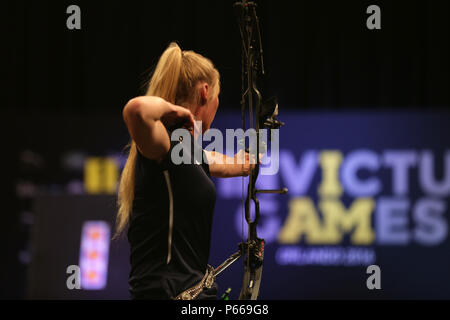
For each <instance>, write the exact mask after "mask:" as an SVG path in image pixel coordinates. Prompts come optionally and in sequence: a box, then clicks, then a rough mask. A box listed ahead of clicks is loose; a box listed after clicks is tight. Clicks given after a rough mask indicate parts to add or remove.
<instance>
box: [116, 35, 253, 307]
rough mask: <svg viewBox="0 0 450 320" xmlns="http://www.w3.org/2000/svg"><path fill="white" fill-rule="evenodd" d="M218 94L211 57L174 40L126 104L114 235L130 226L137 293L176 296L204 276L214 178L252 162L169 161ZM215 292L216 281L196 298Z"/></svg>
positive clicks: (206, 122) (205, 123)
mask: <svg viewBox="0 0 450 320" xmlns="http://www.w3.org/2000/svg"><path fill="white" fill-rule="evenodd" d="M219 92H220V75H219V72H218V71H217V69H216V68H215V67H214V65H213V63H212V62H211V61H210V60H209V59H207V58H205V57H203V56H202V55H200V54H198V53H195V52H193V51H182V50H181V49H180V47H179V46H178V45H177V44H176V43H171V44H170V45H169V47H168V48H167V49H166V50H165V51H164V52H163V54H162V55H161V57H160V59H159V61H158V64H157V66H156V68H155V70H154V72H153V75H152V77H151V79H150V82H149V86H148V90H147V93H146V95H145V96H140V97H136V98H133V99H131V100H130V101H129V102H128V103H127V104H126V106H125V107H124V109H123V118H124V121H125V123H126V125H127V128H128V131H129V134H130V136H131V147H130V152H129V155H128V159H127V162H126V164H125V167H124V170H123V172H122V175H121V179H120V185H119V191H118V213H117V231H116V236H118V235H119V234H120V233H122V232H123V230H124V229H125V228H126V226H128V232H127V236H128V241H129V243H130V264H131V271H130V276H129V285H130V293H131V296H132V298H133V299H171V298H174V297H176V296H177V295H179V294H180V293H182V292H183V291H185V290H187V289H188V288H191V287H192V286H194V285H196V284H197V283H199V282H200V281H201V280H202V279H203V278H204V277H205V272H206V269H207V266H208V258H209V250H210V238H211V229H212V218H213V211H214V205H215V200H216V191H215V187H214V184H213V182H212V181H211V179H210V176H214V177H235V176H246V175H248V174H249V172H250V170H251V169H252V168H253V165H250V164H249V163H250V161H249V157H248V154H247V153H245V156H244V155H242V154H239V153H238V154H237V155H236V156H235V157H234V158H233V159H232V160H233V161H231V162H232V163H233V164H226V163H230V162H227V161H226V158H227V157H226V156H225V155H222V154H219V153H212V152H207V151H204V150H202V151H201V152H204V153H205V155H206V157H207V159H208V162H209V163H210V164H209V165H208V164H207V163H204V161H203V162H202V164H201V165H197V164H195V163H191V164H182V165H175V164H174V163H173V162H172V161H171V157H170V155H171V151H172V149H173V148H174V147H175V146H176V145H177V144H178V143H182V141H176V142H174V141H171V137H170V134H171V132H172V131H173V130H174V129H176V128H187V129H188V130H190V132H191V134H192V129H193V127H194V122H195V121H202V130H203V132H205V131H206V130H207V129H208V128H209V127H210V126H211V123H212V121H213V119H214V117H215V114H216V111H217V109H218V105H219ZM192 140H194V139H192ZM193 147H194V148H195V146H193ZM197 147H198V146H197ZM238 157H243V158H245V161H244V164H238V163H237V161H234V160H236V159H238ZM213 159H214V160H213ZM220 160H222V161H220ZM228 160H230V159H228ZM214 162H215V163H214ZM241 162H242V161H241ZM216 295H217V286H216V285H214V286H213V287H212V288H211V289H209V290H204V291H203V292H201V293H200V295H199V296H198V297H197V299H216Z"/></svg>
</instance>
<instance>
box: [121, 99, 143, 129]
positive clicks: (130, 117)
mask: <svg viewBox="0 0 450 320" xmlns="http://www.w3.org/2000/svg"><path fill="white" fill-rule="evenodd" d="M141 110H142V101H141V99H140V97H136V98H133V99H131V100H130V101H128V103H127V104H126V105H125V107H124V108H123V110H122V117H123V120H124V121H125V123H126V124H127V125H128V124H130V123H131V122H133V121H134V120H135V119H139V117H140V116H141Z"/></svg>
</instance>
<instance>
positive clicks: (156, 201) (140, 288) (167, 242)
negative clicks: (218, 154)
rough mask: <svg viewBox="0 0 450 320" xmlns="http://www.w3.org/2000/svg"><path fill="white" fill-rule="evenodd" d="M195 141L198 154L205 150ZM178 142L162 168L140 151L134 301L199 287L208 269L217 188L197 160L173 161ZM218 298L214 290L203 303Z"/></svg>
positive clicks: (131, 234) (133, 223)
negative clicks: (177, 163) (173, 152)
mask: <svg viewBox="0 0 450 320" xmlns="http://www.w3.org/2000/svg"><path fill="white" fill-rule="evenodd" d="M169 136H170V133H169ZM190 140H191V147H192V149H191V150H192V154H193V153H194V151H193V150H194V148H201V147H200V146H198V145H197V144H196V143H194V139H193V138H192V139H190ZM179 143H186V142H179V141H177V142H171V147H170V150H169V152H168V154H167V155H166V157H165V158H164V160H163V161H162V162H161V163H157V162H156V161H154V160H150V159H148V158H146V157H144V156H143V155H142V154H141V153H140V152H139V150H138V151H137V153H138V154H137V159H136V176H135V189H134V201H133V208H132V212H131V215H130V223H129V228H128V241H129V243H130V250H131V252H130V263H131V271H130V276H129V285H130V293H131V297H132V298H133V299H170V298H172V297H175V296H176V295H178V294H179V293H181V292H182V291H184V290H186V289H188V288H190V287H191V286H193V285H195V284H197V283H198V282H199V281H200V280H201V279H202V278H203V275H204V273H205V270H206V267H207V263H208V258H209V249H210V238H211V229H212V218H213V211H214V205H215V201H216V189H215V187H214V183H213V182H212V181H211V179H210V174H209V166H208V164H206V163H203V162H202V164H201V165H200V164H195V162H194V157H193V156H191V157H190V158H191V159H193V160H192V162H190V164H180V165H175V164H174V163H173V162H172V161H171V153H172V150H173V148H174V147H175V146H176V145H178V144H179ZM197 151H198V149H197ZM197 154H198V153H197ZM200 154H203V151H202V150H200ZM216 294H217V287H216V286H213V288H212V289H211V290H207V291H205V292H204V293H202V294H201V296H199V298H203V299H208V298H210V299H216Z"/></svg>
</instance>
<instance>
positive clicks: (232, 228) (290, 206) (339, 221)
mask: <svg viewBox="0 0 450 320" xmlns="http://www.w3.org/2000/svg"><path fill="white" fill-rule="evenodd" d="M283 118H284V119H289V121H286V125H285V126H284V127H283V130H280V134H279V159H278V162H279V168H278V172H277V173H276V174H272V175H261V176H260V177H259V180H258V183H259V184H258V185H257V186H258V188H262V189H278V188H282V187H287V188H288V189H289V192H288V193H287V194H286V195H282V196H280V195H272V194H261V195H260V203H261V206H260V207H261V219H260V222H259V224H258V234H259V235H260V237H262V238H264V239H265V240H266V247H265V257H264V258H265V259H264V267H263V281H262V284H261V291H260V296H261V298H262V299H299V298H312V299H315V298H337V299H340V298H380V299H391V298H398V299H403V298H450V287H449V286H450V272H449V271H450V250H449V249H450V244H449V239H448V224H449V195H450V118H449V117H448V116H442V115H439V114H433V113H416V112H409V113H405V112H402V113H397V112H358V111H348V112H339V113H338V112H335V113H293V112H291V113H282V114H280V115H279V119H280V120H282V121H283ZM236 123H239V118H238V116H237V115H236V116H234V115H228V116H220V115H219V116H218V117H217V120H216V121H215V122H214V123H213V126H214V127H216V128H219V129H221V130H223V132H225V129H226V128H234V127H236ZM215 182H216V188H217V203H216V210H215V215H214V219H215V220H214V228H213V235H212V236H213V242H212V247H211V263H212V264H214V265H215V266H217V265H218V264H219V263H221V262H222V261H223V260H225V259H226V258H227V257H228V254H231V253H233V252H234V251H236V249H237V244H238V242H239V241H242V237H243V236H242V235H244V239H246V235H247V230H246V226H247V223H246V222H245V220H244V223H242V198H243V197H245V190H244V189H245V188H244V187H243V186H247V181H244V183H243V180H242V178H232V179H216V180H215ZM243 194H244V196H243ZM243 228H244V229H243ZM242 263H243V262H241V263H236V265H233V266H232V267H231V268H230V269H229V270H227V271H225V272H223V273H222V274H221V275H220V276H219V277H218V279H217V281H218V283H219V286H220V290H222V291H225V290H226V289H227V288H229V287H230V288H231V289H232V294H231V296H232V297H234V298H237V296H238V294H239V290H240V287H241V273H242V271H241V270H242V269H243V268H242ZM374 278H376V279H374ZM375 280H376V281H375ZM233 294H234V295H233Z"/></svg>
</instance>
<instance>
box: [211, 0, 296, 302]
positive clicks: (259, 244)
mask: <svg viewBox="0 0 450 320" xmlns="http://www.w3.org/2000/svg"><path fill="white" fill-rule="evenodd" d="M256 7H257V5H256V3H255V2H250V1H245V0H243V1H240V2H236V3H235V4H234V9H235V12H236V15H237V19H238V22H239V30H240V34H241V40H242V97H241V116H242V127H243V130H244V131H245V130H246V125H245V119H246V116H247V114H246V111H247V112H248V119H249V128H254V129H255V132H256V150H255V151H256V152H255V153H254V156H255V158H256V161H255V166H254V168H253V169H252V170H251V171H250V175H249V182H248V186H247V197H246V199H245V203H244V208H245V220H246V221H247V224H248V237H247V241H246V242H241V243H240V244H239V251H238V252H236V253H235V254H233V255H232V256H230V258H229V259H227V260H226V261H225V262H224V263H223V264H221V265H220V266H219V267H217V268H216V269H215V270H214V275H215V276H217V275H218V274H219V273H221V272H222V271H223V270H225V269H226V268H227V267H228V266H229V265H230V264H232V263H233V262H235V261H236V260H238V259H239V258H240V257H241V256H245V262H244V276H243V280H242V288H241V293H240V295H239V299H240V300H249V299H250V300H256V299H257V298H258V294H259V287H260V284H261V276H262V267H263V261H264V244H265V242H264V239H261V238H258V235H257V230H256V227H257V225H258V221H259V218H260V208H259V199H258V197H257V194H258V193H279V194H283V193H287V189H286V188H282V189H279V190H258V189H256V180H257V179H258V175H259V166H260V153H263V149H265V146H264V145H262V142H261V141H260V129H269V130H272V129H278V128H279V127H280V126H282V125H283V124H284V123H282V122H280V121H278V120H277V119H276V117H277V115H278V103H277V100H276V98H271V99H269V100H267V101H265V102H264V103H263V102H262V96H261V93H260V91H259V90H258V87H257V80H258V76H259V75H264V59H263V49H262V42H261V33H260V28H259V20H258V16H257V14H256ZM254 111H255V112H254ZM244 144H245V141H244ZM253 149H255V148H253ZM252 201H253V204H254V218H253V220H252V217H251V203H252Z"/></svg>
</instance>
